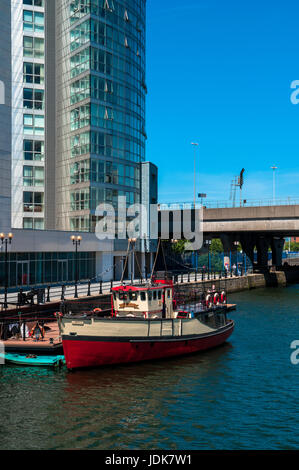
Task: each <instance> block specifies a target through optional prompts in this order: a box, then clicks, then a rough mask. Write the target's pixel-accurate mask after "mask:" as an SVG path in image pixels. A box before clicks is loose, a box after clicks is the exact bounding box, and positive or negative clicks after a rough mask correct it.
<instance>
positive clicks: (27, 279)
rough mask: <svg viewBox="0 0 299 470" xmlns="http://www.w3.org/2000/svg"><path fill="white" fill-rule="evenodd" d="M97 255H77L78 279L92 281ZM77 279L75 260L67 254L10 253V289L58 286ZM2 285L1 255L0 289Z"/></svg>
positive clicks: (1, 261) (0, 260)
mask: <svg viewBox="0 0 299 470" xmlns="http://www.w3.org/2000/svg"><path fill="white" fill-rule="evenodd" d="M95 271H96V254H95V253H94V252H78V274H79V276H78V278H79V279H80V280H81V281H82V280H89V279H94V278H95ZM75 278H76V257H75V253H74V252H70V253H56V252H53V253H9V254H8V280H9V282H8V285H9V287H21V286H28V285H30V286H34V285H40V284H46V285H47V284H55V283H58V284H61V283H62V282H68V281H69V282H72V281H74V280H75ZM4 284H5V254H4V253H1V254H0V288H1V287H3V286H4Z"/></svg>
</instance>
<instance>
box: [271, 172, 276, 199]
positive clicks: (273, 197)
mask: <svg viewBox="0 0 299 470" xmlns="http://www.w3.org/2000/svg"><path fill="white" fill-rule="evenodd" d="M271 168H272V170H273V204H275V189H276V188H275V170H277V166H275V165H273V166H271Z"/></svg>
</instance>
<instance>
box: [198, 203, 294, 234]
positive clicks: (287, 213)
mask: <svg viewBox="0 0 299 470" xmlns="http://www.w3.org/2000/svg"><path fill="white" fill-rule="evenodd" d="M203 215H204V232H206V233H213V232H217V233H219V232H246V231H252V232H275V233H277V234H282V235H283V234H287V235H289V236H291V235H292V234H294V235H296V234H297V233H299V206H298V205H293V206H292V205H290V206H269V207H234V208H223V209H204V214H203Z"/></svg>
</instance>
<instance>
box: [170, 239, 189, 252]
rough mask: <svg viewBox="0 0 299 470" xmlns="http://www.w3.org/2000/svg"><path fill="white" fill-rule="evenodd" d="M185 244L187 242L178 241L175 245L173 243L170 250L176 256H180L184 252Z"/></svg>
mask: <svg viewBox="0 0 299 470" xmlns="http://www.w3.org/2000/svg"><path fill="white" fill-rule="evenodd" d="M187 243H188V242H187V240H178V241H177V242H176V243H173V245H172V250H173V251H174V252H175V253H176V254H178V255H181V254H183V253H184V251H185V250H186V245H187Z"/></svg>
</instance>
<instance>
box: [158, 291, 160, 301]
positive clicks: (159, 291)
mask: <svg viewBox="0 0 299 470" xmlns="http://www.w3.org/2000/svg"><path fill="white" fill-rule="evenodd" d="M158 299H159V300H161V291H160V290H158Z"/></svg>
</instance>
